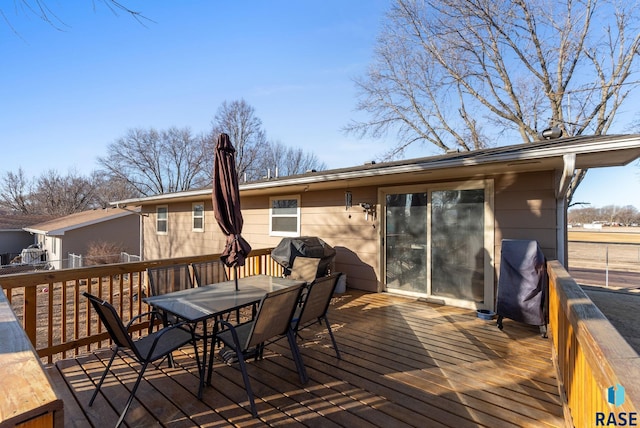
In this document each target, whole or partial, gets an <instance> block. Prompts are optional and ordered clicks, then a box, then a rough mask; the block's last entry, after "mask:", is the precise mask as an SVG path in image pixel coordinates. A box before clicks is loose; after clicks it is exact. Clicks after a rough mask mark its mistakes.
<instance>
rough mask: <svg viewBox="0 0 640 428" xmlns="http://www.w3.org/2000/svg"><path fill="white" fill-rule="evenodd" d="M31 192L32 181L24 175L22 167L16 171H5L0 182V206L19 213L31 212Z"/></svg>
mask: <svg viewBox="0 0 640 428" xmlns="http://www.w3.org/2000/svg"><path fill="white" fill-rule="evenodd" d="M31 193H32V183H31V181H30V180H28V179H27V178H26V177H25V175H24V171H23V170H22V168H19V169H18V171H17V172H12V171H7V172H6V173H5V174H4V177H3V178H2V181H1V182H0V207H3V208H6V209H8V210H10V211H13V212H17V213H21V214H31V213H32V211H33V201H31V200H30V196H31Z"/></svg>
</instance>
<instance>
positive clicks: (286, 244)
mask: <svg viewBox="0 0 640 428" xmlns="http://www.w3.org/2000/svg"><path fill="white" fill-rule="evenodd" d="M298 256H300V257H313V258H316V259H320V264H319V265H318V276H324V275H327V274H328V273H329V267H330V265H331V262H333V259H334V257H335V256H336V250H334V249H333V247H332V246H331V245H329V244H327V243H326V242H324V241H323V240H322V239H320V238H318V237H315V236H301V237H298V238H283V239H282V241H280V243H279V244H278V246H277V247H276V248H274V249H273V250H271V258H272V259H273V260H275V261H276V263H278V264H279V265H280V266H282V267H283V268H284V274H285V275H289V274H290V273H291V266H293V261H294V260H295V258H296V257H298Z"/></svg>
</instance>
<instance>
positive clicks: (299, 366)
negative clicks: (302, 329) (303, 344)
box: [287, 329, 309, 385]
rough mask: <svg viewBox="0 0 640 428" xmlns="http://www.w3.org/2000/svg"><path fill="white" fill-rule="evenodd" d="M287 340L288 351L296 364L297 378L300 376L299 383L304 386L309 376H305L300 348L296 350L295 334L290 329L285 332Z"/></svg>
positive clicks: (305, 370) (305, 371)
mask: <svg viewBox="0 0 640 428" xmlns="http://www.w3.org/2000/svg"><path fill="white" fill-rule="evenodd" d="M287 340H288V341H289V349H291V355H292V356H293V362H294V363H296V369H297V370H298V376H300V383H302V384H303V385H304V384H305V383H307V381H308V380H309V376H307V369H306V368H305V367H304V362H303V361H302V355H301V354H300V348H298V343H297V342H296V333H295V332H294V331H293V330H292V329H289V330H288V331H287Z"/></svg>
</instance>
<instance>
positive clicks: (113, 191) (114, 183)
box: [91, 171, 139, 208]
mask: <svg viewBox="0 0 640 428" xmlns="http://www.w3.org/2000/svg"><path fill="white" fill-rule="evenodd" d="M91 181H92V182H93V185H94V187H95V191H94V194H95V204H96V205H98V206H99V207H101V208H107V207H109V206H110V204H111V202H113V201H122V200H125V199H131V198H136V197H138V196H139V194H138V192H137V191H136V189H135V188H134V187H133V186H132V185H131V184H130V183H129V182H128V181H126V180H124V179H122V178H120V177H114V178H110V177H108V176H106V175H104V174H102V173H101V172H99V171H95V172H93V173H92V175H91Z"/></svg>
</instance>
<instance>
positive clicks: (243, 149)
mask: <svg viewBox="0 0 640 428" xmlns="http://www.w3.org/2000/svg"><path fill="white" fill-rule="evenodd" d="M212 127H213V130H212V136H211V139H214V138H217V136H218V135H220V133H223V132H224V133H226V134H229V138H231V143H232V144H233V146H234V147H235V149H236V169H237V171H238V176H239V178H240V179H241V180H243V179H244V177H245V176H246V177H247V180H248V181H252V180H256V179H259V178H261V177H262V175H261V174H262V172H261V171H259V167H258V165H257V159H258V157H259V155H260V154H261V153H264V151H265V149H266V148H267V146H268V142H267V137H266V133H265V131H264V129H263V128H262V120H260V118H258V117H257V116H256V113H255V109H254V108H253V107H252V106H251V105H249V104H248V103H247V102H246V101H245V100H243V99H241V100H235V101H231V102H227V101H224V102H223V103H222V105H221V106H220V107H219V108H218V111H217V112H216V115H215V117H214V119H213V122H212Z"/></svg>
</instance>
